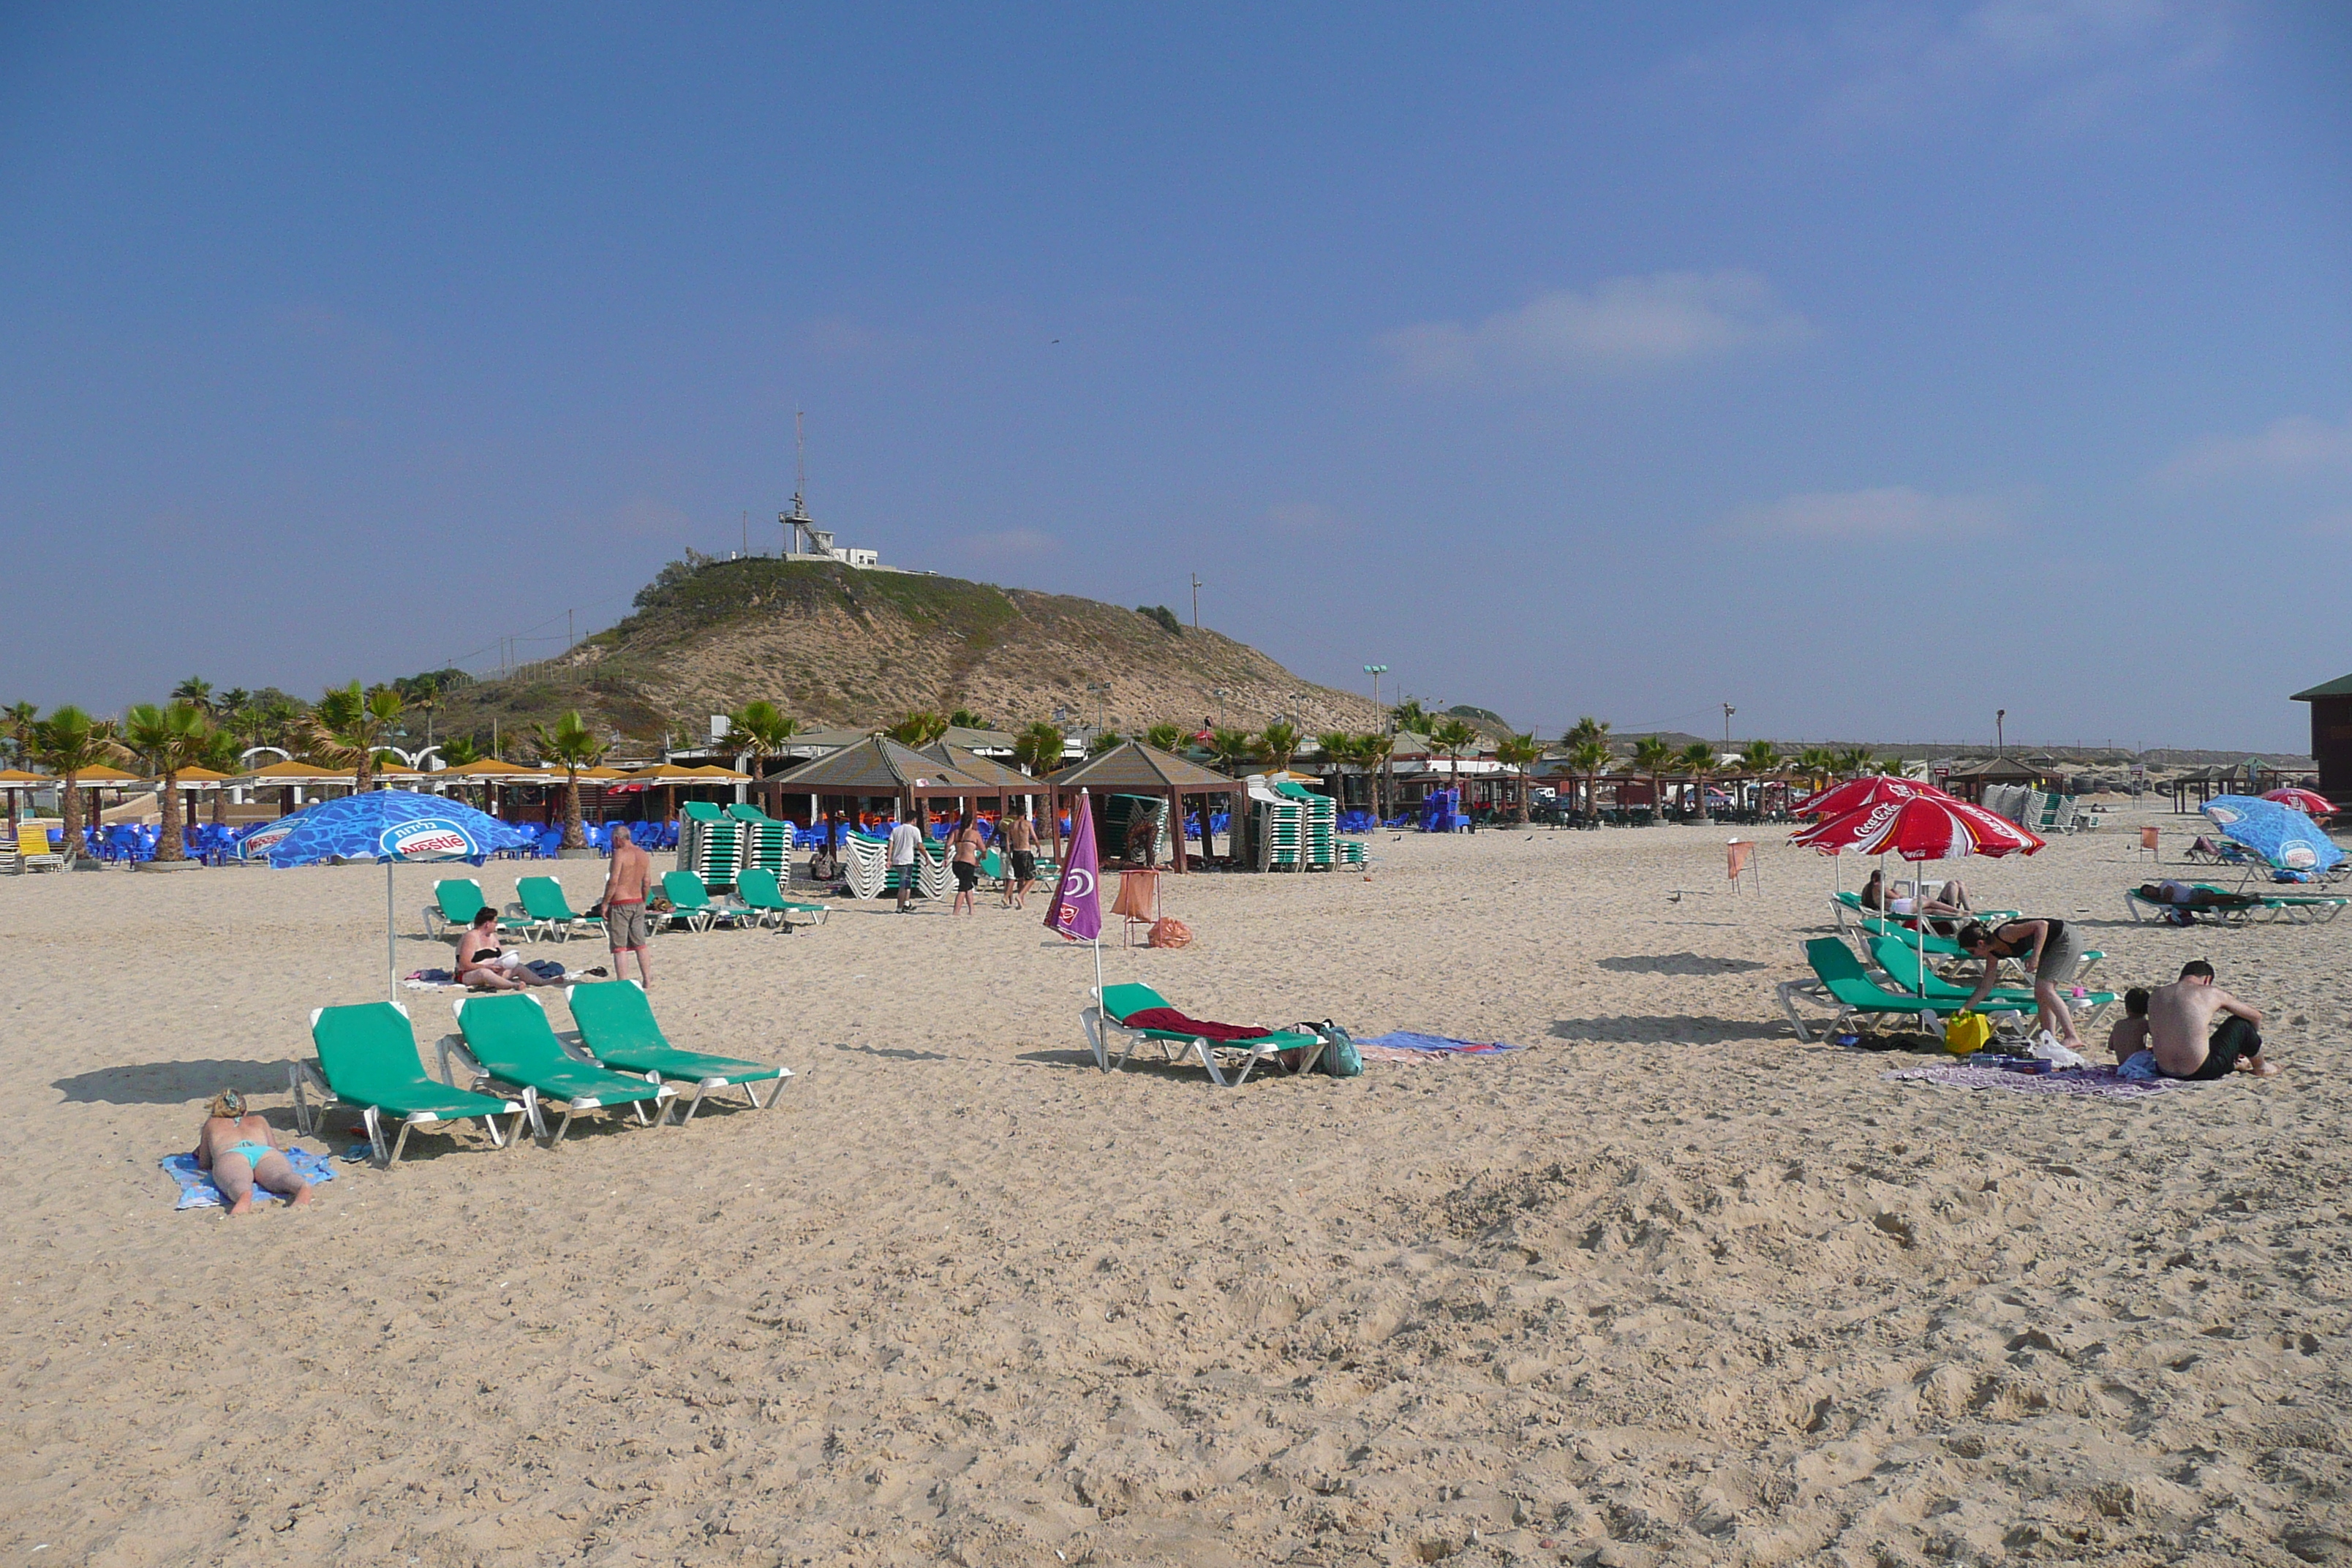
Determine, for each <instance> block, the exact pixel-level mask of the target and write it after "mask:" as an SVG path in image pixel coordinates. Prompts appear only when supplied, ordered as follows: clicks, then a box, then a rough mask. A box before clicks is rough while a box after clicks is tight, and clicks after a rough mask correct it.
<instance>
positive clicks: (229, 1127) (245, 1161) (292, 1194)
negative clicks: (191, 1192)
mask: <svg viewBox="0 0 2352 1568" xmlns="http://www.w3.org/2000/svg"><path fill="white" fill-rule="evenodd" d="M196 1169H198V1170H200V1171H210V1172H211V1173H213V1185H215V1186H216V1187H218V1188H219V1189H220V1190H221V1196H223V1197H225V1198H226V1199H227V1200H228V1212H229V1213H231V1214H233V1215H239V1214H251V1213H252V1212H253V1189H254V1187H255V1186H256V1185H259V1186H260V1187H261V1188H262V1189H263V1190H264V1191H267V1192H272V1193H276V1194H279V1195H280V1196H281V1197H285V1198H288V1199H290V1200H292V1202H293V1204H294V1206H295V1207H297V1208H299V1207H300V1206H301V1205H304V1204H307V1203H309V1202H310V1183H308V1182H306V1181H304V1180H303V1179H302V1178H301V1177H299V1176H298V1175H296V1174H295V1173H294V1166H293V1163H291V1162H290V1161H289V1160H288V1159H287V1158H286V1156H285V1155H283V1154H281V1153H279V1152H278V1146H277V1145H276V1144H275V1143H273V1142H270V1139H269V1123H268V1122H267V1121H263V1120H262V1119H261V1118H260V1117H258V1116H255V1115H251V1114H249V1113H247V1110H246V1109H245V1096H243V1095H241V1094H239V1093H237V1091H236V1090H235V1089H227V1090H225V1091H224V1092H222V1093H220V1094H217V1095H215V1096H214V1097H213V1102H212V1104H211V1105H210V1106H209V1107H207V1108H206V1114H205V1124H204V1125H203V1126H202V1127H200V1128H198V1129H197V1130H196Z"/></svg>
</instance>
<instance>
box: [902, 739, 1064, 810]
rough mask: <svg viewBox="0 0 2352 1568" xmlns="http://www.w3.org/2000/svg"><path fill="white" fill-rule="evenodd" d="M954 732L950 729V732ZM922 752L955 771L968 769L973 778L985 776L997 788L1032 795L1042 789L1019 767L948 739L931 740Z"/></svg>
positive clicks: (964, 771)
mask: <svg viewBox="0 0 2352 1568" xmlns="http://www.w3.org/2000/svg"><path fill="white" fill-rule="evenodd" d="M957 732H958V731H949V733H950V734H954V733H957ZM981 732H982V731H976V730H966V731H961V733H963V734H967V735H971V734H979V733H981ZM922 754H923V755H924V756H927V757H929V758H930V759H931V760H932V761H934V762H940V763H946V764H947V765H948V766H950V767H951V768H953V769H955V770H956V771H957V772H958V773H970V774H971V776H972V777H974V778H976V779H986V780H988V781H989V783H991V784H994V785H996V786H997V787H998V788H1000V789H1007V790H1018V791H1019V792H1020V793H1022V794H1023V795H1034V794H1038V793H1041V792H1042V791H1043V789H1044V787H1045V786H1044V785H1043V784H1040V783H1039V782H1038V781H1037V780H1035V779H1033V778H1031V777H1030V776H1029V775H1028V774H1027V773H1023V772H1022V771H1021V770H1020V769H1019V768H1011V767H1007V766H1005V765H1004V764H1003V763H1000V762H998V761H997V760H996V759H995V758H993V757H983V756H982V755H980V754H979V753H978V752H969V751H966V750H965V749H964V748H963V747H961V746H959V745H957V744H955V743H954V742H950V741H933V742H931V743H930V744H929V745H928V746H925V747H923V748H922Z"/></svg>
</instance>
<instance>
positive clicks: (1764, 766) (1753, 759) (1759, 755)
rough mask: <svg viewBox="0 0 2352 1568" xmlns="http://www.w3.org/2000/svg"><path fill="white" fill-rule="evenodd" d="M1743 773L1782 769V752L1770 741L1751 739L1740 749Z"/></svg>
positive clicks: (1759, 772) (1740, 763) (1768, 771)
mask: <svg viewBox="0 0 2352 1568" xmlns="http://www.w3.org/2000/svg"><path fill="white" fill-rule="evenodd" d="M1739 769H1740V772H1742V773H1756V774H1759V775H1761V774H1764V773H1779V772H1780V752H1779V751H1778V750H1777V749H1776V748H1775V747H1774V746H1773V744H1772V742H1769V741H1750V742H1748V744H1747V745H1745V746H1743V747H1741V748H1740V751H1739Z"/></svg>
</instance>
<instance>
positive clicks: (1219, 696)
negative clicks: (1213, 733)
mask: <svg viewBox="0 0 2352 1568" xmlns="http://www.w3.org/2000/svg"><path fill="white" fill-rule="evenodd" d="M1210 695H1211V696H1213V697H1214V698H1215V699H1216V700H1217V728H1218V729H1220V730H1222V729H1223V728H1224V727H1225V689H1224V688H1223V687H1222V686H1220V687H1218V688H1217V689H1215V690H1214V691H1213V692H1211V693H1210Z"/></svg>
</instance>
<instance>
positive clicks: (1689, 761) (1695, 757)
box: [1675, 741, 1715, 822]
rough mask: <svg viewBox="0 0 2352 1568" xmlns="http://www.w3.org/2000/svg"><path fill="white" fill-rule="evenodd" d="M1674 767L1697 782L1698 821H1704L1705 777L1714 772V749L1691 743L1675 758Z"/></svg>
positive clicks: (1702, 744)
mask: <svg viewBox="0 0 2352 1568" xmlns="http://www.w3.org/2000/svg"><path fill="white" fill-rule="evenodd" d="M1675 766H1676V767H1678V768H1680V769H1682V771H1683V772H1685V773H1688V774H1690V775H1691V776H1692V777H1693V778H1695V779H1696V780H1697V781H1698V785H1697V788H1698V820H1700V821H1701V822H1705V821H1706V775H1707V774H1709V773H1713V772H1714V771H1715V748H1714V747H1713V746H1710V745H1708V744H1707V743H1706V742H1705V741H1693V742H1691V743H1690V744H1689V745H1687V746H1685V747H1684V748H1683V749H1682V751H1681V752H1678V753H1676V755H1675Z"/></svg>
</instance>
